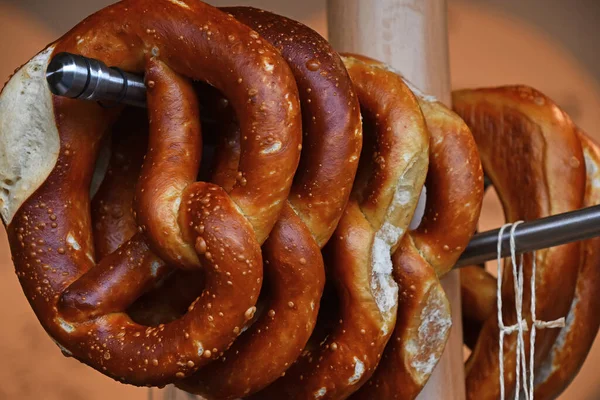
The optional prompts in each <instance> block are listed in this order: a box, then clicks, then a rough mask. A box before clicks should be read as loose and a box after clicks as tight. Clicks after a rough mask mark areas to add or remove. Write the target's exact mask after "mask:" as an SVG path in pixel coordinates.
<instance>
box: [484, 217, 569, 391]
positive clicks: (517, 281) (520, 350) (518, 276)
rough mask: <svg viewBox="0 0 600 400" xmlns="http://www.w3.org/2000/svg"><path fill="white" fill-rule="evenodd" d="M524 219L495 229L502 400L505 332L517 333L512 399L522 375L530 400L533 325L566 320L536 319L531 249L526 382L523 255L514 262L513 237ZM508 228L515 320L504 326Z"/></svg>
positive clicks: (548, 325) (540, 326)
mask: <svg viewBox="0 0 600 400" xmlns="http://www.w3.org/2000/svg"><path fill="white" fill-rule="evenodd" d="M522 223H523V221H517V222H515V223H513V224H506V225H504V226H502V227H501V228H500V230H499V232H498V241H497V245H496V251H497V257H496V262H497V273H498V280H497V285H496V301H497V307H498V308H497V310H498V328H499V338H498V344H499V352H498V358H499V359H498V361H499V379H500V399H501V400H504V398H505V387H504V336H505V335H506V334H511V333H513V332H517V347H516V368H515V400H518V399H519V395H520V393H521V376H522V377H523V393H524V394H525V399H527V400H533V393H534V385H533V381H534V368H533V365H534V358H535V334H536V328H538V329H546V328H561V327H564V326H565V319H564V318H559V319H557V320H554V321H549V322H547V321H540V320H538V319H537V317H536V314H535V303H536V297H535V274H536V260H535V259H536V255H535V252H533V255H532V256H533V263H532V268H531V320H532V321H533V323H532V328H531V335H530V337H529V341H530V353H529V382H528V381H527V372H528V370H527V368H528V366H527V356H526V354H525V339H524V332H525V331H527V330H528V325H527V321H526V320H524V319H523V281H524V277H523V255H520V256H519V262H518V264H517V256H516V252H517V251H516V248H517V246H516V240H515V230H516V228H517V226H518V225H519V224H522ZM508 227H510V228H511V229H510V238H509V239H510V258H511V264H512V272H513V285H514V290H515V312H516V315H517V322H516V324H514V325H510V326H505V325H504V320H503V318H502V271H503V269H502V236H503V235H504V232H505V231H506V229H507V228H508Z"/></svg>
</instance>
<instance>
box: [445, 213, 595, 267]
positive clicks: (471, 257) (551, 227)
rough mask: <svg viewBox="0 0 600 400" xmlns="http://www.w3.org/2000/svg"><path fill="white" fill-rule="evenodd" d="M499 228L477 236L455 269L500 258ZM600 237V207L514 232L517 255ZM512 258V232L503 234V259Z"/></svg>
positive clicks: (527, 226) (543, 220)
mask: <svg viewBox="0 0 600 400" xmlns="http://www.w3.org/2000/svg"><path fill="white" fill-rule="evenodd" d="M499 231H500V229H495V230H493V231H487V232H482V233H478V234H476V235H475V236H474V237H473V239H471V242H470V243H469V245H468V246H467V248H466V249H465V251H464V252H463V254H462V256H461V257H460V259H459V260H458V262H457V263H456V266H455V268H460V267H464V266H467V265H477V264H481V263H483V262H485V261H490V260H495V259H496V257H497V241H498V232H499ZM595 236H600V205H596V206H592V207H587V208H583V209H581V210H576V211H571V212H567V213H563V214H558V215H553V216H550V217H546V218H540V219H538V220H535V221H530V222H525V223H523V224H521V225H519V226H517V228H516V229H515V245H516V252H517V254H522V253H527V252H531V251H534V250H540V249H545V248H548V247H554V246H559V245H562V244H567V243H571V242H576V241H579V240H585V239H590V238H593V237H595ZM509 255H510V232H509V230H506V231H505V232H504V234H503V235H502V252H501V256H502V257H507V256H509Z"/></svg>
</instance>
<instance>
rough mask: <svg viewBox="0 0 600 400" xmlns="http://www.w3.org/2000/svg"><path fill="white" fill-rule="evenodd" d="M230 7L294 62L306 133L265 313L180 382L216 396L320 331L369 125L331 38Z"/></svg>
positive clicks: (235, 391)
mask: <svg viewBox="0 0 600 400" xmlns="http://www.w3.org/2000/svg"><path fill="white" fill-rule="evenodd" d="M222 10H223V11H225V12H227V13H229V14H230V15H233V16H234V17H235V18H236V19H238V20H239V21H241V22H243V23H244V24H247V25H248V26H250V27H251V28H253V29H256V31H257V32H258V33H259V34H260V35H261V37H262V38H263V39H264V40H266V41H268V42H269V43H271V44H272V45H273V46H275V47H276V48H278V49H279V51H280V52H281V54H282V56H283V57H284V58H285V59H286V60H287V62H288V64H289V65H290V67H291V69H292V72H293V74H294V76H295V78H296V82H297V84H298V89H299V92H300V100H301V105H302V115H303V130H304V133H305V135H304V141H303V151H302V158H301V162H300V166H299V168H298V171H297V173H296V175H295V177H294V184H293V185H292V190H291V193H290V197H289V199H288V202H287V204H286V206H284V209H283V212H282V214H281V216H280V219H279V221H278V223H277V224H276V225H275V228H274V229H273V231H272V232H271V235H270V237H269V239H268V240H267V241H266V242H265V244H264V246H263V257H264V259H265V266H264V268H265V278H266V281H267V285H268V289H267V296H266V297H267V298H266V300H265V304H262V307H261V308H262V309H263V312H262V315H260V316H259V317H258V319H257V320H256V321H255V322H254V323H253V324H252V326H251V327H250V328H249V329H248V331H247V332H244V333H243V334H242V335H240V337H239V338H238V339H237V340H236V341H235V343H234V344H233V345H232V347H231V348H230V349H228V351H226V352H225V353H224V354H223V356H222V357H221V359H220V360H219V361H217V362H215V363H213V364H212V365H211V366H210V367H209V368H206V369H203V370H201V371H199V372H198V373H197V374H195V375H194V376H192V377H191V378H189V379H187V380H185V381H184V382H182V383H181V384H179V386H180V387H181V388H183V389H185V390H187V391H189V392H193V393H197V394H202V395H205V396H206V397H209V398H219V399H225V398H228V399H236V398H239V397H241V396H247V395H250V394H252V393H255V392H256V391H258V390H260V389H263V388H264V387H265V386H267V385H268V384H270V383H271V382H273V381H275V380H276V379H277V378H279V377H280V376H281V375H282V374H283V373H285V371H286V370H287V369H288V368H289V366H290V365H291V364H292V363H293V362H294V361H295V360H296V359H297V358H298V356H299V355H300V353H301V351H302V349H303V348H304V346H305V345H306V343H307V341H308V339H309V337H310V335H311V333H312V331H313V328H314V324H315V322H316V318H317V314H318V310H319V301H320V299H321V294H322V292H323V285H324V278H325V277H324V269H323V261H322V257H321V252H320V248H321V247H322V246H323V245H324V244H325V243H326V242H327V241H328V240H329V238H330V237H331V235H332V234H333V230H334V229H335V227H336V226H337V223H338V221H339V219H340V217H341V215H342V210H343V209H344V207H345V205H346V203H347V201H348V198H349V196H350V191H351V189H352V184H353V182H354V177H355V174H356V169H357V167H358V159H359V156H360V150H361V145H362V126H361V122H360V108H359V104H358V100H357V99H356V95H355V93H354V90H353V88H352V84H351V81H350V78H349V77H348V74H347V72H346V70H345V68H344V65H343V63H342V61H341V60H340V58H339V56H338V55H337V53H336V52H335V51H334V50H333V49H332V48H331V46H329V44H328V43H327V42H326V41H325V39H323V38H322V37H321V36H319V35H318V34H317V33H316V32H314V31H313V30H312V29H310V28H308V27H306V26H304V25H302V24H300V23H298V22H295V21H292V20H289V19H287V18H284V17H281V16H278V15H275V14H271V13H268V12H264V11H262V10H258V9H254V8H247V7H238V8H224V9H222ZM238 146H239V142H238V141H236V140H235V137H234V138H233V140H229V141H227V142H225V146H222V147H221V152H220V156H219V157H218V160H219V164H218V166H217V168H216V170H217V171H222V172H221V174H220V175H219V176H217V177H216V178H218V179H219V180H221V181H220V182H218V183H219V184H221V185H222V186H223V187H227V186H228V185H229V182H231V181H232V175H233V174H231V173H226V172H224V171H227V170H229V171H232V172H233V171H235V170H237V166H236V163H237V162H238V159H239V147H238ZM234 168H235V169H234ZM332 188H335V190H332ZM266 353H268V356H266Z"/></svg>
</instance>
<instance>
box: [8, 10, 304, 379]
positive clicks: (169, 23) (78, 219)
mask: <svg viewBox="0 0 600 400" xmlns="http://www.w3.org/2000/svg"><path fill="white" fill-rule="evenodd" d="M116 15H118V16H119V18H115V16H116ZM61 51H68V52H73V53H78V54H82V55H84V56H88V57H92V58H97V59H100V60H101V61H103V62H105V63H106V64H107V65H111V66H117V67H120V68H122V69H124V70H128V71H131V72H138V73H141V72H143V71H144V68H145V65H146V62H147V60H148V58H150V57H152V58H154V59H156V60H159V61H157V64H160V61H162V62H163V63H164V65H165V68H167V69H170V70H172V71H173V73H174V74H175V75H174V76H179V75H181V76H185V77H188V78H191V79H196V80H203V81H208V82H210V83H211V84H213V85H214V86H216V87H217V88H218V89H219V90H221V91H222V92H223V93H224V94H225V95H226V96H227V97H228V98H229V99H230V101H231V103H232V105H233V107H234V109H235V110H236V113H237V115H238V116H239V117H240V126H241V131H242V142H241V157H240V163H239V173H240V175H241V176H242V178H243V179H240V180H239V181H238V182H237V183H236V185H235V187H234V188H233V189H232V190H231V192H230V194H229V195H228V194H227V193H225V192H224V191H223V190H222V189H220V188H219V187H217V186H214V185H210V184H205V183H193V184H191V185H189V186H187V187H186V188H185V190H183V193H182V196H181V204H182V207H181V212H180V215H179V221H180V223H179V225H180V226H181V228H182V229H183V230H184V231H183V237H184V238H185V239H186V240H188V242H187V243H188V244H191V245H195V247H196V249H197V250H196V251H197V252H198V253H199V254H198V255H199V256H200V260H201V261H202V263H203V265H204V266H205V269H206V273H207V277H206V278H207V279H206V289H205V291H204V292H203V295H202V296H201V297H200V298H199V300H198V301H197V302H195V303H194V304H193V305H192V306H191V307H190V310H189V312H188V313H186V315H185V316H183V317H182V318H180V319H177V320H175V321H173V322H171V323H169V324H165V325H160V326H158V327H155V328H147V327H145V326H142V325H138V324H135V323H134V322H133V321H131V319H130V318H129V317H128V316H127V315H126V314H125V313H124V311H125V309H126V307H127V306H128V305H129V304H127V303H129V302H130V301H133V299H134V298H136V297H137V296H139V295H140V294H141V293H142V292H143V290H144V285H143V284H142V283H143V282H142V281H143V280H142V281H140V280H134V281H132V282H130V285H125V286H124V287H122V288H121V287H119V289H120V292H118V296H117V299H118V301H113V300H111V301H113V304H111V305H109V303H110V302H106V303H105V301H104V300H106V299H105V298H104V296H108V294H107V291H106V290H105V289H106V288H107V287H109V286H110V285H113V284H114V283H115V282H114V281H107V282H102V281H96V282H95V283H96V286H97V287H96V289H97V292H96V293H95V294H96V295H98V297H96V300H98V302H99V303H100V304H99V305H98V304H95V305H93V307H92V308H91V309H88V308H86V304H87V303H85V302H86V301H88V300H84V299H83V298H82V296H71V295H70V294H69V293H70V292H68V291H65V289H66V288H67V287H69V286H71V285H73V286H72V288H73V289H77V285H83V286H86V287H89V286H90V285H91V282H90V283H88V284H85V282H86V280H88V278H90V277H93V278H94V279H104V278H103V277H104V275H103V273H105V272H106V271H111V270H112V271H114V270H119V271H125V270H126V269H127V268H129V269H135V268H138V269H139V266H138V263H139V262H141V263H142V264H144V263H146V265H148V263H147V260H148V258H147V257H148V255H149V254H150V253H149V250H148V247H147V245H146V244H145V241H146V237H145V235H143V234H141V235H136V237H137V239H135V238H134V239H133V240H132V241H130V242H128V243H126V244H124V245H123V246H125V247H122V249H124V251H122V252H121V251H120V250H117V251H116V252H115V253H113V254H112V255H111V256H109V257H105V258H103V259H102V260H100V261H99V263H98V265H97V266H94V254H93V245H92V236H91V233H92V229H91V221H90V215H89V211H88V210H89V193H88V192H89V183H90V179H91V176H92V173H93V167H94V163H93V160H94V159H95V158H96V157H95V156H96V154H97V150H98V147H99V143H100V142H101V140H102V137H103V135H104V133H105V132H106V130H107V127H108V126H110V125H111V123H112V121H114V119H115V117H116V116H117V115H118V112H119V111H120V110H118V109H117V110H106V109H103V108H101V107H99V106H97V105H95V104H91V103H83V102H77V101H72V100H68V99H64V98H57V97H55V98H53V105H54V111H55V119H56V124H57V128H58V131H59V136H60V156H59V158H58V161H57V163H56V165H55V167H54V169H53V170H52V172H51V173H50V175H49V177H48V178H47V180H46V181H45V183H44V184H43V185H42V186H41V187H40V188H39V189H38V190H37V191H36V192H35V193H34V194H33V195H32V196H31V197H30V198H29V199H28V200H27V201H26V202H25V203H24V204H23V206H22V207H21V208H20V210H19V211H18V213H17V215H16V216H15V218H14V220H13V221H12V223H11V224H10V225H9V226H8V234H9V238H10V243H11V250H12V254H13V257H14V261H15V267H16V270H17V274H18V276H19V278H20V280H21V284H22V286H23V290H24V292H25V294H26V296H27V297H28V299H29V301H30V303H31V305H32V307H33V309H34V311H35V313H36V315H37V316H38V318H39V319H40V321H41V322H42V325H43V326H44V328H45V329H46V330H47V332H48V333H49V334H50V335H51V336H52V337H53V338H54V339H55V340H56V341H57V342H58V343H59V344H60V345H61V346H62V348H63V349H64V351H65V353H66V354H70V355H73V356H74V357H76V358H77V359H79V360H81V361H83V362H85V363H87V364H88V365H90V366H92V367H94V368H95V369H97V370H99V371H100V372H102V373H104V374H106V375H109V376H111V377H113V378H116V379H119V380H122V381H123V382H128V383H132V384H137V385H164V384H167V383H171V382H173V381H175V380H177V379H179V378H182V377H185V376H187V375H190V374H191V373H193V372H194V371H195V370H197V369H198V367H200V366H201V365H203V364H206V363H207V362H208V361H209V360H210V359H211V358H213V357H216V356H218V355H219V353H221V352H222V351H223V350H224V349H225V348H227V347H228V346H229V345H230V344H231V342H232V341H233V339H234V338H235V337H236V336H237V332H239V330H240V329H241V328H242V327H243V325H244V324H245V323H246V322H247V321H248V315H249V314H251V313H252V307H253V305H254V303H255V302H256V300H257V297H258V290H259V289H260V285H261V277H262V257H261V253H260V247H259V244H260V243H262V242H263V241H264V240H265V239H266V237H267V235H268V233H269V232H270V231H271V229H272V227H273V226H274V224H275V222H276V220H277V218H278V215H279V213H280V210H281V209H282V207H283V204H284V202H283V201H284V200H285V199H286V198H287V196H288V194H289V190H290V187H291V183H292V177H293V175H294V172H295V170H296V167H297V165H298V162H299V154H300V149H299V144H300V140H301V130H300V122H301V120H300V114H299V112H300V110H299V100H298V92H297V87H296V85H295V82H294V78H293V75H292V74H291V71H290V70H289V67H288V66H287V64H286V63H285V62H284V60H283V59H282V58H281V57H280V55H279V54H278V52H277V50H276V49H274V48H273V47H272V46H270V45H269V44H267V43H264V41H261V40H260V39H259V36H258V34H257V33H256V32H253V31H252V30H251V29H249V28H248V27H246V26H244V25H242V24H240V23H237V22H236V21H235V20H234V19H233V18H232V17H230V16H228V15H227V14H225V13H222V12H220V11H218V10H217V9H215V8H214V7H211V6H208V5H206V4H204V3H202V2H199V1H195V2H189V3H185V2H170V1H160V2H153V3H148V2H146V1H142V0H125V1H122V2H120V3H118V4H115V5H113V6H110V7H108V8H106V9H104V10H102V11H100V12H98V13H96V14H94V15H92V16H91V17H89V18H87V19H86V20H85V21H84V22H82V23H81V24H79V25H77V26H76V27H75V28H74V29H72V30H71V31H70V32H69V33H67V34H66V35H65V36H63V37H62V38H61V39H60V40H58V41H57V42H56V43H55V49H54V52H55V54H56V53H58V52H61ZM151 72H152V71H151ZM164 79H165V74H161V73H158V74H156V80H157V81H155V82H154V83H155V90H154V91H158V92H159V93H160V92H161V91H163V90H164V91H168V90H171V89H174V88H175V86H174V81H168V80H167V81H164V82H166V85H165V86H161V84H162V82H163V81H162V80H164ZM175 80H177V79H175ZM148 83H149V86H152V84H150V82H148ZM179 86H180V87H181V85H179ZM152 92H153V91H152V90H151V91H150V93H149V96H150V97H151V96H152ZM169 105H170V106H171V107H170V108H169ZM151 111H153V112H156V115H157V116H159V115H160V114H161V113H163V112H164V113H171V112H173V113H175V114H176V113H179V115H180V116H181V117H182V118H183V119H184V120H185V119H186V118H187V119H188V120H189V118H190V116H192V117H193V110H191V109H189V108H178V107H176V104H175V103H171V104H164V105H163V107H158V106H157V108H156V109H155V110H153V109H152V107H151ZM157 125H159V126H161V125H162V126H163V127H165V128H166V127H167V126H168V119H167V120H165V121H162V122H161V121H160V120H157ZM257 126H258V127H260V129H256V127H257ZM165 139H167V138H165ZM272 165H277V166H278V173H277V174H275V175H269V172H270V171H271V169H272ZM188 202H189V204H188ZM240 210H241V213H240ZM54 222H55V223H54ZM190 224H191V226H190ZM202 226H205V229H204V230H202V228H201V227H202ZM194 228H195V229H194ZM149 234H150V235H155V234H156V233H155V234H153V233H149ZM200 237H202V239H203V240H204V244H205V246H204V244H203V243H201V240H200ZM154 239H156V237H155V238H154ZM156 244H157V243H156V241H155V243H154V245H153V247H154V250H158V251H161V250H163V249H161V248H160V247H161V246H160V245H159V246H156ZM34 247H35V249H34ZM225 247H227V248H228V249H229V251H228V252H227V253H226V254H223V253H221V250H220V249H222V248H225ZM38 250H39V251H38ZM127 250H129V252H128V251H127ZM209 253H210V255H209ZM179 264H181V263H179ZM111 267H113V268H111ZM147 271H148V275H150V273H151V271H150V268H147ZM82 276H84V277H85V278H82ZM110 276H111V277H113V278H114V277H118V276H119V274H116V273H112V275H110ZM146 277H147V276H146ZM80 278H82V279H83V280H82V281H81V282H79V281H78V280H79V279H80ZM89 281H90V280H88V282H89ZM140 282H142V283H140ZM103 285H106V286H103ZM122 286H123V285H122ZM61 295H62V296H61ZM92 297H93V296H92ZM77 299H79V300H81V301H79V303H78V302H77V301H76V300H77ZM86 299H87V297H86ZM74 304H75V305H76V306H75V307H73V305H74ZM102 304H106V305H105V306H103V305H102ZM80 305H82V307H79V306H80ZM103 307H104V308H103ZM109 311H110V313H109V314H105V315H99V314H100V313H103V312H109ZM95 316H97V318H96V317H95ZM84 317H85V318H84ZM87 318H89V319H87ZM84 319H85V320H84ZM236 327H237V329H235V328H236Z"/></svg>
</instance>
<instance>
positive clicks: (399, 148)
mask: <svg viewBox="0 0 600 400" xmlns="http://www.w3.org/2000/svg"><path fill="white" fill-rule="evenodd" d="M344 63H345V65H346V68H347V69H348V72H349V74H350V77H351V78H352V81H353V83H354V86H355V89H356V92H357V94H358V99H359V101H360V103H361V109H362V113H363V121H364V123H365V125H363V126H364V129H365V132H367V133H368V134H369V135H368V136H367V135H365V144H364V146H363V153H362V158H361V165H360V166H359V172H358V175H357V180H356V182H355V184H354V188H353V196H352V197H351V200H350V202H349V203H348V206H347V207H346V210H345V211H344V215H343V217H342V219H341V220H340V223H339V225H338V227H337V229H336V232H335V233H334V235H333V237H332V239H331V241H330V243H329V245H328V246H327V249H326V254H327V257H326V261H327V266H328V276H329V277H330V279H331V281H332V284H333V286H334V287H335V288H336V292H337V295H338V296H339V301H340V307H339V314H333V315H330V314H323V313H321V316H320V319H321V320H320V323H321V324H325V325H327V324H328V323H329V322H330V321H338V320H339V323H333V326H332V329H331V330H330V331H328V332H327V333H326V334H327V336H326V338H324V339H323V338H315V340H319V342H317V343H320V344H318V345H316V347H315V345H313V346H311V347H308V348H307V349H306V350H305V352H304V353H303V354H302V355H301V357H300V358H299V360H298V361H297V362H296V363H295V364H294V365H292V367H291V368H290V369H289V370H288V371H286V373H285V375H284V376H283V377H282V378H280V379H279V380H277V381H276V382H275V383H274V384H273V385H271V386H269V387H267V389H265V390H264V391H262V392H259V393H258V394H257V395H256V396H255V398H257V399H258V398H260V399H271V398H272V399H280V398H284V397H290V398H318V399H343V398H347V397H348V396H349V395H351V394H352V393H353V392H355V391H356V390H357V389H358V388H360V387H361V386H362V385H363V384H364V382H366V380H367V379H368V378H369V377H370V376H371V374H372V373H373V372H374V369H375V367H376V366H377V363H378V362H379V358H380V357H381V353H382V351H383V348H384V347H385V344H386V343H387V341H388V339H389V337H390V335H391V333H392V328H393V325H394V322H395V317H396V302H397V287H396V285H395V283H394V282H393V279H392V276H391V273H392V265H391V264H392V263H391V253H392V252H393V250H394V249H395V248H396V246H397V244H398V242H399V240H400V239H401V237H402V235H403V233H404V232H405V231H406V229H407V228H408V225H409V223H410V220H411V218H412V215H413V212H414V209H415V207H416V203H417V200H418V197H419V194H420V191H421V187H422V185H423V182H424V180H425V174H426V170H427V154H428V133H427V129H426V127H425V121H424V120H423V116H422V114H421V111H420V109H419V107H418V103H417V100H416V98H415V97H414V96H413V94H412V92H411V91H410V90H409V89H408V87H407V86H406V85H405V84H404V83H403V82H402V80H401V79H400V78H399V77H398V76H397V75H395V74H393V73H390V72H388V71H385V70H383V69H381V68H377V67H373V66H370V65H368V64H366V63H364V62H362V61H360V60H358V59H355V58H352V57H345V58H344Z"/></svg>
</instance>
